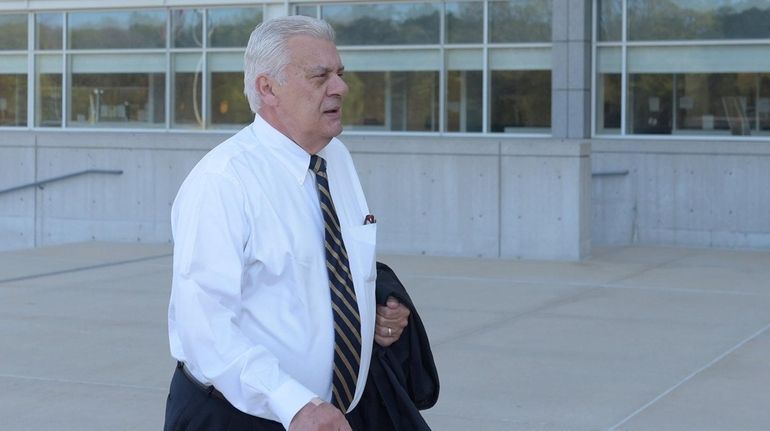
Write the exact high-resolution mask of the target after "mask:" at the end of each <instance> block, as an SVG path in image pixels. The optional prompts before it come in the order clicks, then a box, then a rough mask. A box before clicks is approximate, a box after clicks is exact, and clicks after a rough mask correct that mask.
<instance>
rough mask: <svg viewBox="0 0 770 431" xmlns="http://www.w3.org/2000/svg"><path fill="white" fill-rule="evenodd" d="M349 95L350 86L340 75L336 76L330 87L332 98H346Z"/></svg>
mask: <svg viewBox="0 0 770 431" xmlns="http://www.w3.org/2000/svg"><path fill="white" fill-rule="evenodd" d="M347 94H348V84H347V83H345V80H344V79H342V77H341V76H340V75H334V77H332V81H331V83H330V85H329V95H330V96H340V97H345V96H346V95H347Z"/></svg>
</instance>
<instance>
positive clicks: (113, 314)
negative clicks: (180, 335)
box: [0, 243, 770, 431]
mask: <svg viewBox="0 0 770 431" xmlns="http://www.w3.org/2000/svg"><path fill="white" fill-rule="evenodd" d="M381 260H383V261H384V262H387V263H389V264H391V266H393V268H394V269H395V270H396V272H397V273H398V274H399V276H400V277H401V278H402V281H404V283H405V284H406V286H407V288H408V289H409V290H410V292H411V294H412V297H413V299H414V300H415V302H416V304H417V305H418V307H419V308H420V311H421V315H422V317H423V320H424V322H425V324H426V326H427V328H428V331H429V334H430V336H431V341H432V345H433V349H434V354H435V356H436V360H437V365H438V368H439V373H440V376H441V383H442V391H441V397H440V399H439V403H438V404H437V405H436V407H434V408H433V409H431V410H429V411H427V412H426V413H425V415H426V417H427V419H428V421H429V423H430V424H431V426H432V427H433V429H434V430H435V431H461V430H463V431H464V430H468V429H472V430H480V431H484V430H566V431H572V430H574V431H580V430H656V431H658V430H699V431H700V430H742V431H749V430H768V429H770V409H768V406H770V390H769V389H768V388H770V252H735V251H723V250H704V249H682V248H650V247H630V248H613V249H606V250H598V251H596V252H595V257H594V258H592V259H590V260H586V261H584V262H580V263H563V262H532V261H501V260H478V259H464V258H436V257H415V256H408V257H407V256H382V257H381ZM170 264H171V256H170V248H169V247H168V246H165V245H138V244H103V243H86V244H76V245H68V246H60V247H50V248H40V249H34V250H24V251H16V252H5V253H0V346H2V351H0V388H2V390H0V429H2V430H12V431H15V430H24V431H28V430H38V429H56V430H61V431H80V430H109V431H122V430H138V431H148V430H159V429H160V428H161V424H162V417H163V408H164V402H165V396H166V390H167V385H168V381H169V377H170V375H171V372H172V370H173V366H174V362H173V361H172V360H171V358H170V357H169V354H168V347H167V341H166V320H165V313H166V306H167V301H168V294H169V288H170V269H169V268H170Z"/></svg>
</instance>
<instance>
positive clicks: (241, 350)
mask: <svg viewBox="0 0 770 431" xmlns="http://www.w3.org/2000/svg"><path fill="white" fill-rule="evenodd" d="M250 193H251V191H250ZM246 208H247V207H246V201H245V196H244V190H243V187H242V186H241V185H240V184H239V183H238V181H237V180H236V179H235V178H230V177H227V176H225V175H223V174H219V173H216V174H211V173H205V174H198V175H196V176H194V177H191V178H188V180H187V181H185V184H184V185H183V187H182V189H181V190H180V193H179V196H178V197H177V200H176V201H175V203H174V208H173V209H172V229H173V235H174V241H175V244H174V268H173V283H172V285H173V287H172V294H171V296H172V304H173V313H174V321H175V330H176V332H177V334H178V339H179V342H180V344H181V346H180V347H181V349H182V351H183V352H184V353H183V356H184V360H185V361H187V362H188V363H190V366H191V367H193V368H194V369H195V370H197V371H198V372H199V373H200V374H201V375H203V376H205V377H206V379H207V380H208V381H209V382H210V383H212V384H213V385H214V386H215V387H216V388H217V389H218V390H219V391H221V392H222V393H223V394H224V395H225V397H226V398H227V399H228V400H229V401H230V402H231V403H232V404H233V405H234V406H235V407H237V408H238V409H240V410H242V411H244V412H246V413H249V414H252V415H255V416H260V417H267V418H277V419H279V420H280V422H281V423H282V424H283V426H284V427H285V428H287V429H288V428H289V424H290V423H291V420H292V418H293V417H294V415H295V414H296V413H297V412H298V411H299V410H300V409H301V408H302V406H304V405H305V404H306V403H307V402H309V401H310V400H311V399H312V398H313V397H315V396H317V395H316V394H314V393H313V392H312V391H310V390H309V389H308V388H306V387H305V386H303V385H302V384H301V383H299V382H298V381H296V380H295V379H293V378H292V377H291V376H289V375H288V374H287V373H285V372H284V371H283V370H282V369H281V367H280V363H279V362H278V359H277V358H276V357H275V355H273V354H272V353H271V352H270V351H268V350H267V349H266V348H265V347H264V346H262V345H260V344H259V343H258V342H255V341H254V340H251V339H249V338H248V337H246V336H245V335H244V333H243V332H242V331H241V328H239V326H238V321H239V319H238V316H239V314H240V313H241V309H240V307H241V276H242V271H243V265H244V248H245V246H246V243H247V239H248V237H249V234H250V229H249V226H250V224H249V219H250V217H253V216H255V215H254V214H248V212H247V209H246Z"/></svg>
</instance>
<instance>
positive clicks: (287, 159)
mask: <svg viewBox="0 0 770 431" xmlns="http://www.w3.org/2000/svg"><path fill="white" fill-rule="evenodd" d="M251 127H252V131H253V133H254V135H256V137H257V139H258V141H260V142H261V143H263V144H264V145H265V146H266V147H267V148H268V149H269V150H270V151H271V152H272V153H273V154H274V155H275V156H276V157H277V158H278V160H280V162H281V163H282V164H283V166H284V167H285V168H286V169H287V170H288V171H289V173H290V174H291V176H292V177H294V178H295V179H296V180H297V182H298V183H299V184H300V185H302V184H304V183H305V178H307V171H308V169H309V167H310V154H308V152H307V151H305V150H304V149H303V148H302V147H300V146H299V145H297V144H296V143H295V142H294V141H292V140H291V139H289V138H288V137H287V136H286V135H284V134H283V133H281V132H279V131H278V130H276V129H275V128H274V127H273V126H271V125H270V124H269V123H268V122H267V121H265V120H264V119H263V118H262V117H260V116H259V114H256V116H255V117H254V122H253V123H252V125H251Z"/></svg>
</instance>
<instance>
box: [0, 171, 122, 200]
mask: <svg viewBox="0 0 770 431" xmlns="http://www.w3.org/2000/svg"><path fill="white" fill-rule="evenodd" d="M87 174H107V175H122V174H123V171H122V170H108V169H86V170H84V171H80V172H73V173H71V174H67V175H60V176H58V177H53V178H48V179H45V180H40V181H35V182H34V183H29V184H22V185H20V186H16V187H11V188H9V189H5V190H0V195H2V194H4V193H10V192H15V191H16V190H21V189H26V188H28V187H40V188H41V189H42V188H43V185H44V184H48V183H53V182H56V181H61V180H66V179H68V178H73V177H79V176H81V175H87Z"/></svg>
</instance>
